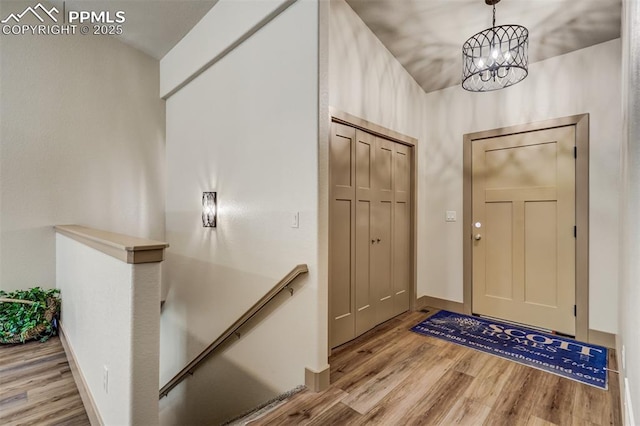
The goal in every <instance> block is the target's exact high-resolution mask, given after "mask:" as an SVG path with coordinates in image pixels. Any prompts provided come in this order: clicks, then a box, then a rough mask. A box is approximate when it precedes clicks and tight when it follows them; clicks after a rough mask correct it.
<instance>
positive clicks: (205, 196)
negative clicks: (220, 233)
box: [202, 192, 218, 228]
mask: <svg viewBox="0 0 640 426" xmlns="http://www.w3.org/2000/svg"><path fill="white" fill-rule="evenodd" d="M217 199H218V195H217V193H216V192H203V193H202V226H204V227H205V228H215V227H216V220H217V216H218V203H217Z"/></svg>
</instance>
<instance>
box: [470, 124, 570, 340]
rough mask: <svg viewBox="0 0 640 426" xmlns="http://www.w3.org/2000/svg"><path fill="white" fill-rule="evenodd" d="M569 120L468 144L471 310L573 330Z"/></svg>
mask: <svg viewBox="0 0 640 426" xmlns="http://www.w3.org/2000/svg"><path fill="white" fill-rule="evenodd" d="M574 146H575V127H573V126H567V127H559V128H555V129H545V130H538V131H533V132H527V133H520V134H515V135H508V136H501V137H493V138H487V139H480V140H476V141H474V142H473V145H472V209H473V212H472V217H473V221H472V230H471V232H472V234H471V235H472V238H473V249H472V256H473V278H472V279H473V284H472V286H473V294H472V310H473V312H474V313H477V314H481V315H487V316H491V317H495V318H502V319H506V320H510V321H514V322H518V323H522V324H528V325H532V326H536V327H541V328H546V329H550V330H554V331H559V332H562V333H565V334H569V335H572V336H574V335H575V316H574V305H575V253H576V250H575V248H576V243H575V228H574V227H575V158H574Z"/></svg>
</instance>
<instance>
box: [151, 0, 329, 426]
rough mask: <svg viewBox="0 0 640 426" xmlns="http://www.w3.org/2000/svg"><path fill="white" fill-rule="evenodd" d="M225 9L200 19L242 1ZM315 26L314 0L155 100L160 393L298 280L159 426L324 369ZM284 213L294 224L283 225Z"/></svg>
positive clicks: (260, 397) (167, 407) (280, 388)
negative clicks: (206, 199) (208, 224)
mask: <svg viewBox="0 0 640 426" xmlns="http://www.w3.org/2000/svg"><path fill="white" fill-rule="evenodd" d="M230 3H231V4H227V6H233V4H238V5H239V6H240V7H238V8H237V9H235V8H233V7H225V8H221V9H218V5H216V6H214V7H213V9H212V10H211V11H210V12H209V13H210V14H217V13H220V14H223V16H221V17H218V18H219V19H222V20H230V21H234V22H236V21H238V20H240V21H242V17H243V16H244V15H243V7H241V6H242V5H241V3H242V2H236V1H235V0H234V1H233V2H230ZM247 19H248V18H247ZM203 22H208V19H207V18H205V20H204V21H203ZM317 22H318V3H317V2H316V1H310V0H304V1H298V2H296V3H294V4H293V5H291V6H290V7H289V8H287V9H286V10H285V11H284V12H282V13H281V14H280V15H279V16H277V17H276V18H275V19H273V20H272V21H271V22H269V23H268V24H267V25H266V26H264V27H263V28H261V29H260V30H259V31H257V32H256V33H255V34H253V35H252V36H251V37H249V38H248V39H246V40H245V41H244V42H242V43H241V44H240V45H239V46H237V47H236V48H235V49H233V50H232V51H231V52H230V53H229V54H228V55H226V56H224V57H223V58H222V59H221V60H219V61H218V62H216V63H215V64H214V65H213V66H212V67H210V68H208V69H207V70H206V71H205V72H204V73H202V74H201V75H199V76H198V77H197V78H196V79H194V80H193V81H191V82H190V83H189V84H188V85H186V86H185V87H183V88H182V89H180V90H179V91H178V92H177V93H175V94H174V95H172V96H171V97H169V98H168V100H167V160H166V161H167V196H166V199H167V202H166V230H167V234H166V240H167V242H168V243H169V244H171V246H170V248H169V249H168V250H167V253H166V261H165V263H164V264H163V273H164V285H165V291H166V302H165V305H164V308H163V312H162V316H161V349H160V356H161V360H160V376H161V384H164V383H166V382H167V381H168V380H169V379H170V378H171V377H172V376H173V375H174V374H175V373H176V372H177V371H179V370H180V369H181V368H182V367H184V366H185V365H186V364H187V363H188V362H189V361H190V360H191V359H192V358H193V357H195V356H196V355H198V353H199V352H200V351H201V350H202V349H204V348H205V347H206V346H207V345H208V344H210V343H211V342H212V341H213V340H215V339H216V338H217V337H218V336H219V334H220V333H222V332H223V331H224V330H225V329H226V328H227V327H228V326H229V325H231V324H232V323H233V322H234V321H235V320H236V319H237V318H239V317H240V316H241V315H242V314H243V312H244V311H246V310H247V309H248V308H249V307H251V306H252V305H253V304H254V303H255V302H256V301H257V300H258V299H259V298H260V297H261V296H263V295H264V294H265V293H266V292H267V291H268V290H269V289H271V287H273V286H274V285H275V284H276V283H277V282H278V280H280V279H281V278H282V277H283V276H284V275H285V274H286V273H287V272H289V270H290V269H292V268H293V267H294V266H295V265H296V264H299V263H306V264H308V266H309V270H310V272H309V275H308V276H303V277H302V278H301V279H300V280H299V281H297V282H296V285H295V287H296V292H295V294H294V295H293V296H290V295H289V293H288V292H284V293H283V294H282V295H281V296H279V297H278V298H277V300H276V301H275V303H273V304H271V305H269V307H268V308H267V309H266V311H265V312H264V314H263V315H262V316H261V319H260V321H258V322H257V323H256V326H255V328H253V329H252V330H251V331H249V332H247V333H243V336H242V338H241V339H240V340H237V341H236V340H235V339H234V340H233V342H232V344H231V345H230V346H229V347H228V348H227V349H225V350H224V351H222V352H221V353H219V354H217V355H215V356H213V357H212V358H210V359H209V360H207V361H206V362H205V363H204V364H203V366H202V367H201V368H200V369H199V370H197V371H196V372H195V374H194V375H193V376H191V377H188V378H187V379H186V380H185V381H184V382H183V383H182V384H181V385H179V386H178V387H176V388H175V389H174V390H173V391H172V392H171V393H170V394H169V395H168V397H166V398H164V399H162V400H161V404H160V410H161V411H160V420H161V423H162V424H218V423H220V422H222V421H224V420H228V419H229V418H231V417H233V416H236V415H238V414H240V413H242V412H244V411H246V410H248V409H251V408H253V407H255V406H257V405H258V404H260V403H263V402H265V401H267V400H269V399H271V398H273V397H275V396H277V395H278V394H281V393H283V392H286V391H289V390H291V389H293V388H295V387H296V386H298V385H301V384H304V380H305V378H304V371H305V368H306V367H308V368H310V369H312V370H315V371H318V370H322V369H324V368H325V367H326V366H327V365H326V354H327V341H326V328H327V312H326V300H325V301H324V302H323V300H322V299H323V298H322V296H321V294H322V292H323V291H326V289H324V290H323V289H322V288H321V287H322V285H321V284H320V283H319V282H318V267H317V258H318V249H317V245H318V89H317V88H318V59H317V58H318V24H317ZM197 30H198V28H197V27H196V29H195V31H196V33H197ZM214 32H215V31H214ZM209 36H210V37H214V36H215V34H209V35H208V37H209ZM176 48H177V49H182V48H183V47H182V46H181V45H178V46H177V47H176ZM185 48H187V49H190V47H189V46H187V47H185ZM165 66H173V65H170V64H169V63H168V62H167V63H165V62H164V61H163V62H162V64H161V73H164V72H165ZM172 72H173V70H172ZM209 190H213V191H217V193H218V204H219V218H218V226H217V228H215V229H207V228H203V227H202V223H201V218H200V216H201V201H200V200H201V196H202V192H203V191H209ZM294 212H300V227H299V228H292V227H291V218H292V215H293V213H294ZM324 286H325V287H326V284H325V285H324ZM325 298H326V296H325ZM321 306H325V308H324V309H322V308H321Z"/></svg>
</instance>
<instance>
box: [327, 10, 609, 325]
mask: <svg viewBox="0 0 640 426" xmlns="http://www.w3.org/2000/svg"><path fill="white" fill-rule="evenodd" d="M329 40H330V51H329V55H330V56H329V58H330V59H329V61H330V62H329V82H330V88H329V90H330V92H329V96H330V98H329V99H330V105H331V106H332V107H335V108H337V109H339V110H342V111H345V112H347V113H350V114H353V115H355V116H358V117H361V118H364V119H366V120H369V121H372V122H374V123H376V124H379V125H381V126H384V127H387V128H390V129H392V130H395V131H398V132H401V133H404V134H408V135H410V136H413V137H417V138H418V173H417V179H418V181H417V190H418V194H417V195H418V218H417V225H418V226H417V234H418V253H417V259H418V293H417V296H418V297H420V296H423V295H427V296H431V297H437V298H440V299H445V300H451V301H455V302H462V301H463V278H462V273H463V269H462V268H463V260H462V231H463V230H462V189H463V181H462V176H463V166H462V139H463V135H464V134H466V133H471V132H477V131H481V130H489V129H493V128H498V127H505V126H510V125H516V124H523V123H527V122H532V121H541V120H547V119H551V118H557V117H564V116H569V115H574V114H582V113H589V114H590V143H591V152H590V250H591V251H590V271H589V272H590V288H589V291H590V307H589V310H590V316H589V321H590V323H589V327H590V328H592V329H596V330H600V331H605V332H609V333H616V332H617V329H618V327H617V320H616V318H617V309H618V301H617V299H618V295H617V292H618V288H617V280H618V266H617V265H618V240H619V227H618V198H619V194H618V184H619V170H620V167H619V160H618V158H619V151H620V137H621V131H620V129H621V126H622V118H621V113H620V108H619V107H618V105H620V102H621V92H620V61H621V47H620V40H619V39H618V40H613V41H610V42H606V43H602V44H600V45H596V46H592V47H589V48H586V49H582V50H579V51H575V52H572V53H569V54H566V55H563V56H559V57H555V58H551V59H548V60H546V61H542V62H538V63H534V64H531V65H530V69H529V76H528V77H527V79H525V80H524V81H523V82H521V83H519V84H517V85H515V86H513V87H510V88H508V89H505V90H501V91H496V92H490V93H469V92H466V91H464V90H463V89H462V88H461V87H459V86H456V87H451V88H448V89H444V90H440V91H437V92H432V93H428V94H425V93H424V92H423V91H422V89H421V88H420V87H419V86H418V85H417V83H416V82H415V81H414V80H413V79H412V78H411V76H410V75H409V74H408V73H407V72H406V70H405V69H404V68H403V67H402V66H401V65H400V64H399V63H398V62H397V60H396V59H395V58H394V57H393V56H392V55H391V54H390V53H389V51H388V50H387V49H386V48H385V47H384V46H383V45H382V43H381V42H380V41H379V40H378V39H377V38H376V37H375V35H374V34H373V33H372V32H371V31H370V30H369V28H368V27H367V26H366V25H365V24H364V23H363V22H362V20H361V19H360V18H359V17H358V16H357V15H356V14H355V12H354V11H353V10H352V9H351V8H350V7H349V6H348V5H347V4H346V2H345V1H344V0H331V20H330V39H329ZM595 58H597V60H596V59H595ZM447 210H454V211H456V212H457V213H458V218H459V219H458V222H455V223H446V222H445V212H446V211H447Z"/></svg>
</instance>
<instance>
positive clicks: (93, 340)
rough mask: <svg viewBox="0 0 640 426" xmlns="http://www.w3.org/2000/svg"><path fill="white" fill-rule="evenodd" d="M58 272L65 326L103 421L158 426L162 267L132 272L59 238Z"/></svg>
mask: <svg viewBox="0 0 640 426" xmlns="http://www.w3.org/2000/svg"><path fill="white" fill-rule="evenodd" d="M56 265H57V273H56V284H57V288H59V289H60V292H61V295H62V307H61V318H60V322H61V324H62V328H63V331H64V334H65V338H66V339H67V342H68V344H69V346H70V347H71V350H72V352H73V354H74V357H75V360H76V362H77V364H78V368H79V370H80V372H81V374H82V376H83V377H84V382H85V383H86V384H87V391H88V393H89V394H90V395H91V397H92V399H93V401H94V402H95V406H96V409H97V411H98V413H97V414H98V416H100V418H101V419H102V421H103V422H104V424H105V425H141V424H145V425H153V424H158V364H159V361H158V358H159V357H158V346H159V344H158V337H159V313H158V306H159V304H160V264H159V263H143V264H137V265H132V264H127V263H125V262H122V261H121V260H118V259H115V258H113V257H111V256H109V255H106V254H104V253H102V252H100V251H98V250H96V249H93V248H90V247H88V246H86V245H84V244H82V243H80V242H78V241H75V240H73V239H71V238H69V237H66V236H64V235H60V234H58V235H56ZM105 368H106V369H107V376H108V378H107V389H106V390H105V388H104V382H103V380H104V374H105V373H104V369H105Z"/></svg>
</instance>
